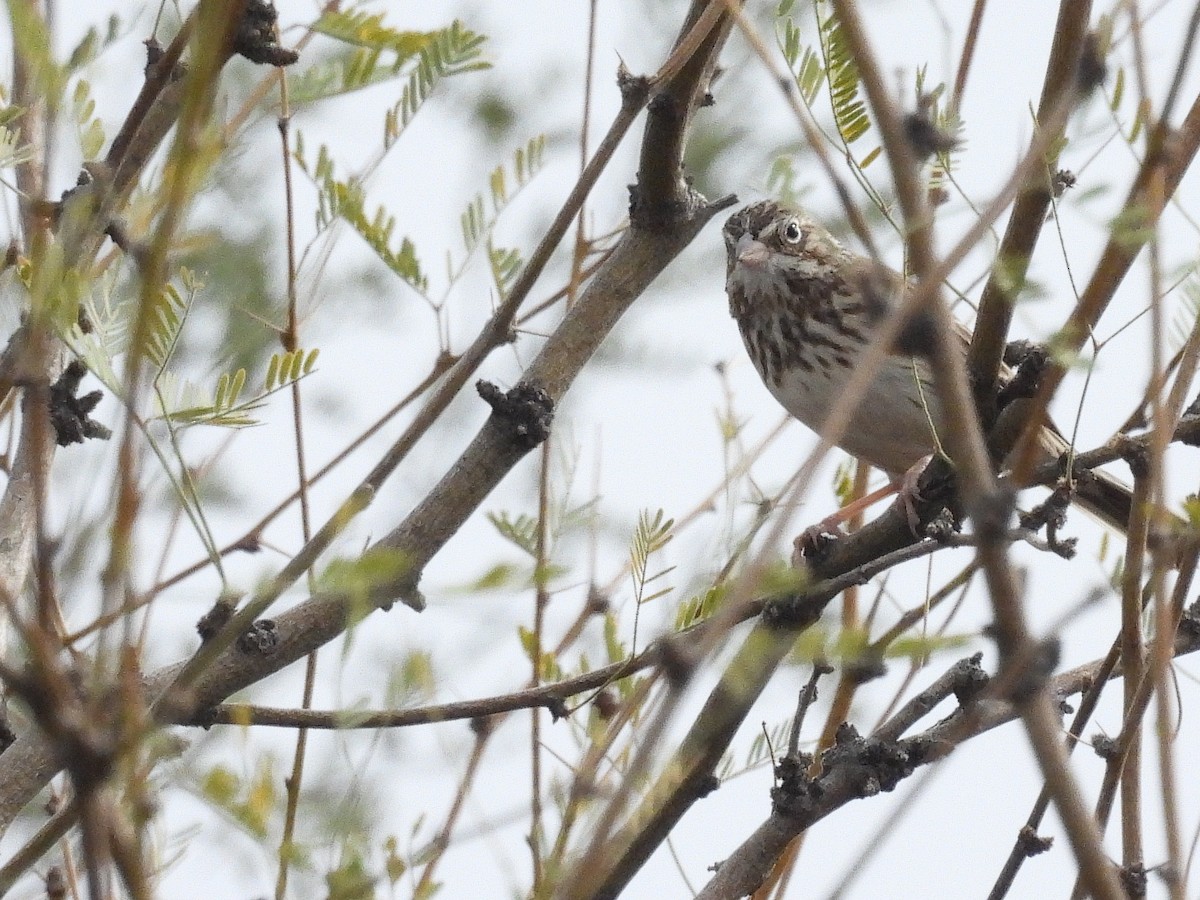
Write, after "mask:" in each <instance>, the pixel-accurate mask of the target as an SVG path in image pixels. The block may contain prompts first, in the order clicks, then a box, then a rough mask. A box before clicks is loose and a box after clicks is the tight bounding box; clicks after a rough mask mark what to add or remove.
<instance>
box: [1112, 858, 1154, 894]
mask: <svg viewBox="0 0 1200 900" xmlns="http://www.w3.org/2000/svg"><path fill="white" fill-rule="evenodd" d="M1117 877H1118V878H1120V879H1121V885H1122V887H1124V888H1125V893H1126V894H1127V895H1128V896H1129V897H1132V898H1137V897H1145V896H1146V888H1147V887H1148V886H1149V878H1148V877H1147V874H1146V867H1145V866H1143V865H1140V864H1137V863H1133V864H1130V865H1126V866H1121V868H1119V869H1118V870H1117Z"/></svg>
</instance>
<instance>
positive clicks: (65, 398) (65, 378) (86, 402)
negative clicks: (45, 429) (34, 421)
mask: <svg viewBox="0 0 1200 900" xmlns="http://www.w3.org/2000/svg"><path fill="white" fill-rule="evenodd" d="M86 374H87V366H85V365H84V364H83V363H82V362H80V361H79V360H72V362H71V363H70V364H69V365H68V366H67V368H66V369H65V370H64V371H63V373H62V375H60V376H59V378H58V381H56V382H54V384H52V385H51V386H50V424H51V425H53V426H54V435H55V441H56V442H57V444H58V446H60V447H66V446H67V445H68V444H82V443H83V442H84V441H85V440H86V439H88V438H100V439H101V440H105V441H106V440H108V439H109V438H110V437H112V432H111V431H110V430H109V429H108V428H107V427H105V426H104V425H102V424H101V423H99V422H96V421H95V420H93V419H92V418H91V413H92V410H94V409H95V408H96V406H97V404H99V402H100V400H101V399H102V398H103V397H104V394H103V393H102V392H100V391H91V392H89V393H87V394H84V395H83V396H81V397H76V396H75V392H76V391H77V390H79V384H80V382H81V381H83V376H84V375H86Z"/></svg>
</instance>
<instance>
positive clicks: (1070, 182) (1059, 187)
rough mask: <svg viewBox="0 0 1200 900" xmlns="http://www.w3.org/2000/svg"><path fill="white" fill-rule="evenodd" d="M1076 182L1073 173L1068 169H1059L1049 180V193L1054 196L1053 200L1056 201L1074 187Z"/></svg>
mask: <svg viewBox="0 0 1200 900" xmlns="http://www.w3.org/2000/svg"><path fill="white" fill-rule="evenodd" d="M1076 181H1077V179H1076V177H1075V173H1074V172H1072V171H1071V170H1070V169H1059V170H1058V171H1057V172H1055V173H1054V177H1053V178H1051V179H1050V192H1051V193H1052V194H1054V199H1055V200H1057V199H1058V198H1059V197H1061V196H1062V195H1063V194H1065V193H1066V192H1067V191H1069V190H1070V189H1071V188H1073V187H1075V183H1076Z"/></svg>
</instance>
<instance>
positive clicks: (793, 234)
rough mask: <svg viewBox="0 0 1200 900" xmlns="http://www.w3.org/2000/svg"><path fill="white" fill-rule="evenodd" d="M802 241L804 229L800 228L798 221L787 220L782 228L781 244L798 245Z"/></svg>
mask: <svg viewBox="0 0 1200 900" xmlns="http://www.w3.org/2000/svg"><path fill="white" fill-rule="evenodd" d="M802 240H804V229H803V228H801V227H800V222H799V220H797V219H788V222H787V224H786V225H784V226H783V242H784V243H785V244H799V243H800V242H801V241H802Z"/></svg>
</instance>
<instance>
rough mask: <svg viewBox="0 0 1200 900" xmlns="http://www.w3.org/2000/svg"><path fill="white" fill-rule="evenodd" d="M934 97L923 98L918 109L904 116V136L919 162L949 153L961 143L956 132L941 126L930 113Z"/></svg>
mask: <svg viewBox="0 0 1200 900" xmlns="http://www.w3.org/2000/svg"><path fill="white" fill-rule="evenodd" d="M933 99H934V98H933V97H923V98H921V102H920V103H919V104H918V106H917V109H916V110H915V111H914V112H910V113H908V114H907V115H906V116H905V117H904V136H905V137H906V138H908V143H909V144H910V145H911V146H912V148H913V153H915V154H916V157H917V160H918V162H924V161H925V160H927V159H929V157H931V156H936V155H938V154H941V153H949V152H950V151H951V150H953V149H954V148H955V147H957V146H958V144H959V141H958V138H957V137H955V135H954V134H952V133H951V132H950V131H948V130H947V129H945V128H942V127H941V126H939V125H938V124H937V123H936V122H934V121H933V118H932V117H931V116H930V115H929V112H930V110H931V109H932V107H933Z"/></svg>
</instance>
